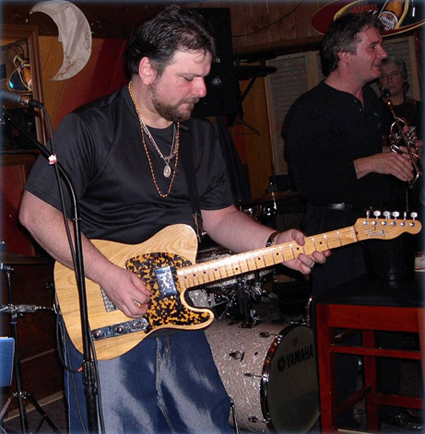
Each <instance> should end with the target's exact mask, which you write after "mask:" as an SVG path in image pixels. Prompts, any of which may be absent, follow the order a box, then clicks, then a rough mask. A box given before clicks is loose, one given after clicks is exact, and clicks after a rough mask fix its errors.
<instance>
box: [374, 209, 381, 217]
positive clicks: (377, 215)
mask: <svg viewBox="0 0 425 434" xmlns="http://www.w3.org/2000/svg"><path fill="white" fill-rule="evenodd" d="M373 215H374V216H375V217H376V218H378V217H379V216H380V215H381V211H378V210H376V211H373Z"/></svg>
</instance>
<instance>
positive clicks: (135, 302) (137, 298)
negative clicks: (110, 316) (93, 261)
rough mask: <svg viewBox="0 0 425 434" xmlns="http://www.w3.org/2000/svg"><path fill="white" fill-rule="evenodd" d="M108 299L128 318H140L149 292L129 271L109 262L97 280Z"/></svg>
mask: <svg viewBox="0 0 425 434" xmlns="http://www.w3.org/2000/svg"><path fill="white" fill-rule="evenodd" d="M98 283H99V284H100V286H101V288H102V289H103V290H104V291H105V294H106V295H107V296H108V297H109V299H110V300H111V301H112V302H113V303H114V304H115V305H116V306H117V307H118V308H119V309H120V310H121V311H122V312H123V313H124V315H126V316H128V317H130V318H141V317H142V316H143V315H144V314H145V313H146V312H147V309H148V305H149V301H150V296H151V293H150V291H148V290H147V288H146V286H145V284H144V283H143V281H142V280H141V279H140V278H139V277H138V276H137V275H136V274H134V273H132V272H131V271H128V270H126V269H125V268H121V267H118V266H116V265H113V264H111V267H110V269H109V270H108V272H107V273H105V275H104V276H103V277H102V281H101V282H98Z"/></svg>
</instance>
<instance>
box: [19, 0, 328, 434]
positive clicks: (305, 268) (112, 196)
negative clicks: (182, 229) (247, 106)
mask: <svg viewBox="0 0 425 434" xmlns="http://www.w3.org/2000/svg"><path fill="white" fill-rule="evenodd" d="M214 56H215V45H214V39H213V37H212V34H211V31H210V30H209V28H208V27H207V25H206V23H205V22H204V21H203V20H202V19H201V17H199V16H198V15H197V14H194V13H193V12H191V11H189V10H183V9H181V8H179V7H177V6H171V7H169V8H166V9H165V10H164V11H163V12H161V13H160V14H159V15H157V17H155V18H153V19H152V20H150V21H148V22H146V23H145V24H144V25H142V26H141V27H140V28H139V29H138V30H137V31H136V33H135V34H134V36H133V38H132V40H131V41H130V44H129V47H128V51H127V69H128V72H129V75H130V76H131V81H130V82H129V84H128V86H126V87H124V88H123V89H120V90H118V91H117V92H115V93H113V94H111V95H109V96H106V97H104V98H101V99H100V100H98V101H96V102H94V103H91V104H89V105H87V106H85V107H82V108H81V109H79V110H77V111H76V112H74V113H72V114H70V115H69V116H67V117H66V118H65V119H64V121H63V122H62V124H61V125H60V126H59V128H58V131H57V133H56V134H55V135H54V140H55V143H56V146H57V147H56V150H55V152H56V154H57V157H58V160H59V161H60V162H61V164H62V166H63V167H64V168H65V169H66V171H67V172H68V174H70V177H71V179H72V181H73V183H74V185H75V191H76V197H77V200H78V202H79V208H80V214H81V229H82V232H83V235H82V245H83V253H84V269H85V275H86V277H87V278H88V279H90V280H91V281H93V282H95V283H96V284H97V285H99V287H100V288H102V290H103V291H104V293H105V295H106V296H107V297H108V298H109V300H110V301H112V302H113V304H114V305H115V306H116V307H117V308H118V309H119V310H121V311H122V312H123V313H124V314H125V315H126V316H127V317H129V318H136V319H139V318H140V319H142V318H143V316H144V315H145V314H146V312H147V309H148V306H149V303H150V301H151V293H150V291H149V290H148V289H147V287H146V285H145V283H144V282H143V281H142V280H141V279H139V278H138V277H137V275H136V274H135V273H133V272H131V271H129V270H127V269H125V268H122V267H120V266H117V265H115V264H114V263H113V262H111V261H110V260H109V259H108V258H107V257H106V256H104V255H103V253H102V252H101V251H99V250H98V249H97V247H96V245H95V244H94V243H92V242H91V240H92V239H93V238H97V239H101V240H108V241H118V242H120V243H126V244H134V243H139V242H141V241H145V240H147V239H149V238H150V237H152V235H153V234H155V233H157V232H158V231H160V230H161V229H163V228H164V227H166V226H169V225H171V224H177V223H184V224H186V225H189V226H192V227H195V222H194V219H193V211H194V210H193V207H192V204H191V197H190V195H191V194H190V190H189V183H192V182H193V181H195V184H196V187H197V192H198V196H199V197H198V199H199V205H200V209H201V214H202V218H203V223H204V225H203V227H204V229H205V231H206V232H207V233H208V234H209V236H210V237H211V238H212V239H213V240H214V241H216V242H217V243H218V244H220V245H222V246H225V247H227V248H229V249H231V250H232V251H234V252H242V251H246V250H254V249H257V248H261V247H264V246H266V244H269V245H271V244H273V243H276V242H279V243H280V242H285V241H290V240H291V241H292V240H295V242H297V243H299V244H303V243H304V236H303V234H302V233H301V232H299V231H296V230H290V231H286V232H284V233H276V232H274V231H273V230H272V229H270V228H268V227H265V226H262V225H261V224H259V223H258V222H256V221H255V220H254V219H252V218H251V217H250V216H248V215H247V214H245V213H243V212H241V211H239V210H238V209H237V208H236V207H235V206H234V205H233V197H232V194H231V189H230V186H229V182H228V179H227V175H226V171H225V164H224V161H223V157H222V155H221V152H220V146H219V142H218V135H217V132H216V130H215V128H214V127H213V126H212V124H210V123H209V122H207V121H204V120H196V119H190V116H191V112H192V110H193V108H194V105H195V103H196V102H197V101H198V100H199V99H200V98H202V97H204V96H205V94H206V87H205V82H204V78H205V77H206V76H207V75H208V73H209V71H210V67H211V61H212V59H213V58H214ZM185 146H190V147H191V148H192V149H190V150H189V153H188V152H187V151H185V149H183V147H185ZM188 155H189V156H190V155H192V160H193V161H192V163H189V167H188V165H187V164H186V163H188V161H189V160H188V159H187V158H188ZM185 159H186V161H185ZM190 164H191V165H192V167H190ZM25 188H26V191H25V193H24V196H23V200H22V205H21V211H20V219H21V222H22V223H23V224H24V226H26V227H27V228H28V230H29V231H30V233H31V234H32V235H33V236H34V238H35V239H36V240H37V241H38V242H39V243H40V245H41V246H42V247H44V248H45V250H46V251H47V252H48V253H50V254H51V255H52V256H53V257H54V258H55V259H56V260H57V261H59V262H61V263H62V264H64V265H65V266H67V267H69V268H73V261H72V257H71V254H70V249H69V244H68V241H67V238H66V231H65V227H64V218H63V214H62V212H61V205H60V199H59V193H58V188H57V185H56V181H55V174H54V171H53V170H52V168H51V167H50V166H49V165H48V163H47V162H46V161H45V160H44V159H43V158H42V159H39V160H38V161H37V163H36V165H35V166H34V169H33V171H32V173H31V176H30V178H29V180H28V183H27V185H26V187H25ZM66 208H67V210H66V211H67V217H70V215H72V214H69V211H70V209H71V205H70V204H69V201H68V202H67V206H66ZM70 224H71V225H72V222H71V221H70ZM143 253H144V252H140V254H143ZM328 254H329V252H327V251H326V252H323V253H319V252H314V253H313V254H312V255H309V256H306V255H300V256H299V257H298V258H297V259H293V260H290V261H288V262H287V263H286V264H287V265H288V266H289V267H291V268H294V269H296V270H298V271H300V272H302V273H309V272H310V270H311V267H312V266H313V265H314V263H315V262H324V261H325V257H326V256H327V255H328ZM161 269H162V268H161ZM165 277H167V276H165ZM157 280H158V281H160V278H159V277H158V279H157ZM165 281H166V285H165V287H164V296H165V298H167V297H168V295H169V293H168V292H167V291H168V290H169V289H170V288H168V287H167V284H168V283H169V282H168V280H167V279H165ZM171 295H172V294H171ZM162 315H166V313H165V312H159V313H158V316H159V317H161V316H162ZM65 322H66V321H65ZM112 339H113V338H112ZM65 340H66V349H65V354H66V358H67V360H68V363H70V364H71V366H72V368H73V369H75V370H78V369H79V368H80V366H81V364H82V355H81V354H80V352H78V351H77V349H76V348H75V347H74V345H73V342H71V341H70V340H69V339H65ZM97 366H98V372H99V382H98V386H99V389H100V393H99V397H100V398H101V400H100V402H101V404H102V405H101V406H100V407H99V408H101V409H103V412H101V416H102V418H101V421H102V422H104V425H105V429H106V432H109V433H114V434H116V433H124V432H126V433H133V432H138V433H169V432H175V433H183V432H185V433H189V432H191V433H208V434H211V433H218V432H220V433H225V432H230V431H231V429H230V426H229V423H228V416H229V407H230V404H229V397H228V396H227V394H226V392H225V389H224V386H223V384H222V383H221V381H220V378H219V375H218V371H217V369H216V367H215V365H214V362H213V359H212V354H211V350H210V348H209V346H208V343H207V341H206V338H205V335H204V333H203V331H200V330H190V331H181V332H178V333H175V330H174V332H171V333H166V334H165V335H164V333H162V334H161V335H160V336H157V335H154V337H148V338H145V339H143V340H142V342H140V343H139V344H138V345H136V346H135V347H134V348H132V349H131V350H129V351H127V352H125V353H124V354H122V355H120V356H119V357H115V358H112V359H109V360H99V361H98V364H97ZM65 381H66V384H65V386H66V393H67V401H68V405H69V409H70V411H69V415H70V432H71V433H74V432H82V431H83V430H87V420H86V419H87V416H86V414H85V406H84V404H83V403H84V394H83V381H82V378H81V373H79V372H78V373H70V372H68V373H66V379H65Z"/></svg>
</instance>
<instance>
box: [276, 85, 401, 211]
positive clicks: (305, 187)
mask: <svg viewBox="0 0 425 434" xmlns="http://www.w3.org/2000/svg"><path fill="white" fill-rule="evenodd" d="M363 98H364V105H363V106H362V103H361V101H360V100H358V99H357V98H356V97H354V96H353V95H352V94H350V93H347V92H342V91H338V90H336V89H334V88H332V87H330V86H328V85H327V84H326V83H325V82H321V83H320V84H319V85H318V86H316V87H315V88H313V89H311V90H310V91H308V92H307V93H305V94H304V95H302V96H301V97H300V98H298V100H297V101H295V103H294V104H293V105H292V107H291V108H290V110H289V112H288V115H287V117H286V119H285V122H284V127H283V132H282V135H283V138H284V140H285V152H286V156H287V159H288V162H289V164H290V170H291V174H292V176H293V179H294V182H295V187H296V189H297V190H298V192H299V193H300V194H301V195H302V196H304V197H305V198H306V199H308V200H310V201H314V202H318V203H340V202H345V203H349V204H353V205H357V206H361V207H369V206H373V207H382V206H384V205H385V204H388V203H389V201H390V200H392V199H393V198H395V197H397V198H398V197H399V194H400V184H401V183H399V182H398V181H397V180H396V179H395V178H394V177H390V176H387V175H379V174H376V173H371V174H368V175H366V176H365V177H363V178H361V179H357V175H356V171H355V167H354V163H353V160H355V159H357V158H361V157H367V156H370V155H373V154H377V153H379V152H382V135H383V131H382V106H381V104H380V102H379V99H378V97H377V96H376V94H375V92H374V91H373V90H372V89H371V88H370V87H369V86H366V87H365V88H364V89H363Z"/></svg>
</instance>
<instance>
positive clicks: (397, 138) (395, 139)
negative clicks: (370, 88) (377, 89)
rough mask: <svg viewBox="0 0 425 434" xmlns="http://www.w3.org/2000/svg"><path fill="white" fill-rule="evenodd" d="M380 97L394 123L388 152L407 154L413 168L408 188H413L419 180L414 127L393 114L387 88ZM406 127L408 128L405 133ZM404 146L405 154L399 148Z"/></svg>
mask: <svg viewBox="0 0 425 434" xmlns="http://www.w3.org/2000/svg"><path fill="white" fill-rule="evenodd" d="M381 92H382V95H383V96H384V98H385V99H386V103H387V105H388V108H389V109H390V111H391V114H392V116H393V118H394V122H393V123H392V124H391V128H390V134H389V137H388V138H389V141H390V150H391V151H392V152H395V153H397V154H405V153H407V154H409V157H410V160H411V162H412V166H413V178H412V179H411V180H410V181H408V184H409V187H410V188H413V186H414V185H415V182H416V181H417V180H418V179H419V176H420V175H421V172H420V170H419V165H418V160H419V149H418V147H417V146H416V140H417V137H416V127H410V126H409V124H408V123H407V121H406V119H403V118H400V117H398V116H397V115H396V114H395V112H394V107H393V102H392V101H391V98H390V90H389V89H388V87H383V88H382V89H381ZM406 127H408V128H409V130H408V131H405V129H406ZM402 146H404V147H405V148H406V149H407V152H406V151H404V150H402V149H401V147H402Z"/></svg>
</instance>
